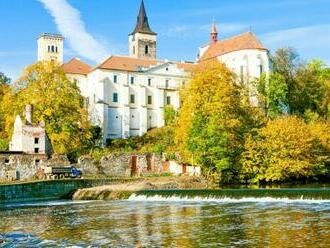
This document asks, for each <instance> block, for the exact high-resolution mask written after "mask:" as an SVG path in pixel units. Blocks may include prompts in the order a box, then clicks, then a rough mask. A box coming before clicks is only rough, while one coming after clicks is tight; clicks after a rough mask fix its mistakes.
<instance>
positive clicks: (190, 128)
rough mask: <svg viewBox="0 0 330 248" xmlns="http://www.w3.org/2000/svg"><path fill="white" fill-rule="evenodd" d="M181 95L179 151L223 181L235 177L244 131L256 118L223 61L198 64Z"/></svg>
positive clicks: (177, 132) (178, 135) (237, 170)
mask: <svg viewBox="0 0 330 248" xmlns="http://www.w3.org/2000/svg"><path fill="white" fill-rule="evenodd" d="M181 96H182V108H181V110H180V112H179V119H178V127H177V130H176V141H177V143H178V147H179V148H180V150H181V155H182V156H183V157H184V159H185V160H186V161H187V162H191V163H197V164H200V165H202V166H203V167H204V170H208V171H210V172H212V173H214V172H217V173H218V174H219V175H220V176H221V180H222V181H223V182H224V181H230V180H232V179H234V178H235V177H237V176H238V173H239V170H240V168H239V163H238V158H239V155H240V153H241V152H242V148H243V140H244V135H245V133H246V132H248V131H250V128H251V126H255V125H256V123H257V122H258V118H256V116H258V115H255V113H256V112H255V113H254V114H252V110H253V108H252V107H251V106H250V105H248V104H246V101H244V99H243V94H242V88H241V87H240V86H239V85H238V84H236V81H235V77H234V75H233V74H232V72H230V71H229V70H228V69H227V68H226V67H225V66H224V65H223V64H220V63H217V62H214V63H207V64H201V65H200V67H199V68H198V69H197V70H196V71H195V72H194V73H193V75H192V79H191V81H190V83H189V84H187V86H186V87H185V88H184V89H183V90H182V92H181Z"/></svg>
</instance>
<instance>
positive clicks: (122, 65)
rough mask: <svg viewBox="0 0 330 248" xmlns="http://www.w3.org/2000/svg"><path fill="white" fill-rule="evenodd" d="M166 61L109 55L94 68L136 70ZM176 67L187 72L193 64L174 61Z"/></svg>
mask: <svg viewBox="0 0 330 248" xmlns="http://www.w3.org/2000/svg"><path fill="white" fill-rule="evenodd" d="M161 63H166V62H164V61H157V60H148V59H137V58H132V57H124V56H111V57H109V58H108V59H107V60H105V61H104V62H103V63H102V64H100V65H99V66H97V67H96V69H106V70H121V71H130V72H136V71H139V69H140V68H141V67H144V68H145V67H150V66H155V65H157V64H161ZM176 65H177V66H178V68H181V69H184V70H185V71H187V72H189V71H191V70H192V69H193V67H194V66H195V64H193V63H181V62H180V63H179V62H178V63H176Z"/></svg>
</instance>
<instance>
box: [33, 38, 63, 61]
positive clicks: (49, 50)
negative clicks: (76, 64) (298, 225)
mask: <svg viewBox="0 0 330 248" xmlns="http://www.w3.org/2000/svg"><path fill="white" fill-rule="evenodd" d="M63 43H64V37H63V36H62V35H58V34H48V33H44V34H42V35H40V37H39V38H38V61H56V62H57V63H58V64H60V65H62V64H63V53H64V51H63V49H64V48H63Z"/></svg>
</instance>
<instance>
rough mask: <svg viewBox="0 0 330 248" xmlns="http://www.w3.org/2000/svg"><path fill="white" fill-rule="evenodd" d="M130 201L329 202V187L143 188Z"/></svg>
mask: <svg viewBox="0 0 330 248" xmlns="http://www.w3.org/2000/svg"><path fill="white" fill-rule="evenodd" d="M128 200H130V201H178V202H180V201H190V202H283V201H287V202H299V201H303V202H311V203H317V202H330V188H318V189H219V190H145V191H140V192H136V193H134V194H133V195H131V196H130V197H129V199H128Z"/></svg>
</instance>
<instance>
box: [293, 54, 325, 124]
mask: <svg viewBox="0 0 330 248" xmlns="http://www.w3.org/2000/svg"><path fill="white" fill-rule="evenodd" d="M290 105H291V106H290V108H291V109H292V112H293V113H295V114H298V115H300V116H305V117H306V116H307V119H309V118H308V116H311V114H314V116H315V115H316V116H320V117H323V118H327V117H329V116H330V115H329V114H330V112H329V110H330V69H329V68H327V67H326V65H325V63H324V62H322V61H320V60H312V61H311V62H310V63H308V64H306V65H301V66H300V67H299V68H298V70H297V72H296V75H295V90H294V91H293V92H292V97H291V102H290Z"/></svg>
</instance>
